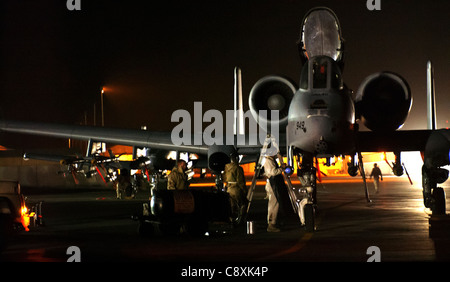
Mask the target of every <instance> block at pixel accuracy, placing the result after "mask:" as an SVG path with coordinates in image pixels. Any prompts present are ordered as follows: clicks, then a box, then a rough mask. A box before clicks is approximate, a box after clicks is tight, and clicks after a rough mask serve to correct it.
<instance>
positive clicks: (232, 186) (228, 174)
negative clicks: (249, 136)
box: [223, 153, 247, 218]
mask: <svg viewBox="0 0 450 282" xmlns="http://www.w3.org/2000/svg"><path fill="white" fill-rule="evenodd" d="M223 180H224V182H225V183H226V191H227V192H228V194H229V195H230V198H231V210H232V211H233V212H234V213H236V214H237V215H238V216H239V217H240V218H242V213H243V210H244V208H245V204H246V200H247V198H246V194H247V193H246V187H245V177H244V169H243V168H242V167H241V166H239V164H238V161H237V154H235V153H233V154H231V155H230V162H229V163H227V164H226V165H225V171H224V175H223Z"/></svg>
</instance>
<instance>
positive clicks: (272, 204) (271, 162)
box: [264, 156, 286, 232]
mask: <svg viewBox="0 0 450 282" xmlns="http://www.w3.org/2000/svg"><path fill="white" fill-rule="evenodd" d="M275 157H276V156H267V157H265V161H264V175H265V176H266V177H267V183H266V192H267V195H268V197H269V203H268V206H267V223H268V227H267V232H280V229H279V228H278V227H277V217H278V210H279V207H280V203H279V202H278V199H277V197H276V195H275V193H274V189H273V187H272V185H271V184H270V180H269V179H270V178H271V177H274V176H276V175H279V174H282V173H283V169H284V168H285V167H286V164H284V163H283V164H282V167H278V164H277V162H276V161H275Z"/></svg>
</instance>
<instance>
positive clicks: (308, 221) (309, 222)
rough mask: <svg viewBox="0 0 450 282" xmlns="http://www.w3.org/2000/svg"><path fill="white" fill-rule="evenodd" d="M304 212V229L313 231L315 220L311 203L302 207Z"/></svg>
mask: <svg viewBox="0 0 450 282" xmlns="http://www.w3.org/2000/svg"><path fill="white" fill-rule="evenodd" d="M303 210H304V213H305V230H306V232H314V230H315V220H314V206H313V204H306V205H305V207H304V208H303Z"/></svg>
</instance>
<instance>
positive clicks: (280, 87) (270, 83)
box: [248, 75, 297, 128]
mask: <svg viewBox="0 0 450 282" xmlns="http://www.w3.org/2000/svg"><path fill="white" fill-rule="evenodd" d="M296 91H297V86H296V85H295V83H293V82H292V81H291V80H289V79H287V78H284V77H281V76H275V75H271V76H266V77H263V78H261V79H260V80H258V81H257V82H256V83H255V85H254V86H253V88H252V90H251V91H250V96H249V101H248V104H249V108H250V111H251V113H252V116H253V118H254V119H255V120H256V121H257V122H258V123H259V124H261V122H263V123H264V124H265V125H267V128H271V127H272V122H278V124H279V128H284V127H286V125H287V122H288V113H289V105H290V103H291V100H292V98H293V97H294V94H295V92H296ZM262 110H266V111H267V116H266V117H267V118H264V117H262V115H261V114H260V111H262ZM272 110H278V111H279V112H278V113H279V115H278V120H277V121H275V120H272V117H271V111H272Z"/></svg>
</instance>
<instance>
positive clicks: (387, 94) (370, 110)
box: [355, 72, 412, 131]
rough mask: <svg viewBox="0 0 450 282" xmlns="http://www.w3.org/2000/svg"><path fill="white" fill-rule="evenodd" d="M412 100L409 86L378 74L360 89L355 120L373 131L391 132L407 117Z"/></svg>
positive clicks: (404, 81) (392, 76) (394, 76)
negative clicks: (358, 120) (357, 119)
mask: <svg viewBox="0 0 450 282" xmlns="http://www.w3.org/2000/svg"><path fill="white" fill-rule="evenodd" d="M411 104H412V99H411V91H410V88H409V85H408V83H407V82H406V80H405V79H403V78H402V77H401V76H399V75H397V74H394V73H390V72H380V73H376V74H373V75H370V76H368V77H367V78H366V79H365V80H364V81H363V82H362V84H361V86H360V87H359V89H358V91H357V94H356V98H355V108H356V116H357V118H359V119H360V120H361V121H362V122H363V124H364V125H365V126H366V127H367V128H369V129H370V130H372V131H394V130H397V129H398V128H400V127H401V126H402V125H403V123H404V122H405V120H406V118H407V117H408V114H409V110H410V108H411Z"/></svg>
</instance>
